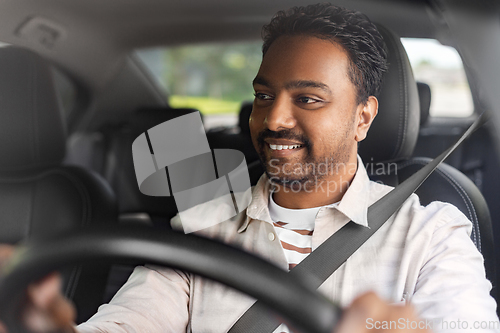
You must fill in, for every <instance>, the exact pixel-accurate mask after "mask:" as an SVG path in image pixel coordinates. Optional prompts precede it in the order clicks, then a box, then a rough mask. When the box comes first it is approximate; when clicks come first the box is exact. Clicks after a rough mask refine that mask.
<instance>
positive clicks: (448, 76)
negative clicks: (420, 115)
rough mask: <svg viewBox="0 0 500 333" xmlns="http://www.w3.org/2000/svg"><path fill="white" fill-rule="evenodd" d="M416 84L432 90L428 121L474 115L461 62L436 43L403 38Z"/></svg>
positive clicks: (453, 53)
mask: <svg viewBox="0 0 500 333" xmlns="http://www.w3.org/2000/svg"><path fill="white" fill-rule="evenodd" d="M401 41H402V43H403V46H404V47H405V49H406V52H407V53H408V58H409V59H410V63H411V66H412V68H413V74H414V75H415V79H416V80H417V81H421V82H424V83H427V84H428V85H429V86H430V88H431V107H430V110H429V112H430V116H431V117H468V116H470V115H472V113H473V112H474V104H473V101H472V95H471V91H470V88H469V84H468V82H467V78H466V76H465V71H464V66H463V63H462V59H461V58H460V55H459V54H458V52H457V50H455V49H454V48H453V47H451V46H445V45H442V44H441V43H440V42H439V41H437V40H435V39H424V38H402V39H401Z"/></svg>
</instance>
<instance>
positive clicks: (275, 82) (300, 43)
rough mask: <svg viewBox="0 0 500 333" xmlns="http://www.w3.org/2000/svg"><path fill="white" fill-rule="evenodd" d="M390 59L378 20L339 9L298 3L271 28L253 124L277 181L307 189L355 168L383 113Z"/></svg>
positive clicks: (258, 144)
mask: <svg viewBox="0 0 500 333" xmlns="http://www.w3.org/2000/svg"><path fill="white" fill-rule="evenodd" d="M385 58H386V55H385V51H384V47H383V42H382V37H381V36H380V34H379V33H378V31H377V29H376V28H375V26H374V25H373V24H372V23H371V22H370V21H369V20H368V19H367V18H366V17H365V16H364V15H362V14H360V13H356V12H352V11H348V10H346V9H342V8H339V7H335V6H331V5H327V4H320V5H312V6H307V7H295V8H292V9H290V10H289V11H286V12H279V13H278V14H277V15H276V16H275V17H274V18H273V20H272V21H271V23H270V24H269V25H267V26H265V27H264V46H263V60H262V64H261V67H260V69H259V72H258V74H257V76H256V78H255V80H254V90H255V96H256V98H255V100H254V105H253V112H252V115H251V118H250V128H251V132H252V140H253V142H254V145H255V148H256V149H257V151H258V152H259V154H260V156H261V160H262V162H263V163H264V166H265V168H266V172H267V174H268V175H269V176H270V178H271V179H272V180H273V181H275V182H276V183H277V184H281V185H285V186H286V187H290V188H292V189H293V188H298V187H299V188H300V190H304V189H306V188H308V186H309V185H314V184H315V183H317V182H318V180H321V179H326V180H333V181H337V182H339V181H341V180H342V179H339V175H340V174H341V173H342V171H344V172H343V173H342V174H345V170H346V167H348V166H349V165H354V169H355V165H356V152H357V142H359V141H361V140H363V139H364V138H365V136H366V132H367V131H368V128H369V126H370V124H371V122H372V120H373V118H374V117H375V115H376V113H377V109H378V102H377V99H376V97H375V95H376V94H377V93H378V91H379V90H380V84H381V78H382V75H383V72H384V71H385V69H386V63H385V61H386V60H385ZM280 146H281V150H279V148H280ZM283 146H288V147H287V148H288V149H286V150H285V149H283V148H284V147H283ZM296 146H299V147H296ZM290 148H292V149H290ZM339 168H342V169H340V171H339ZM351 170H352V167H351ZM306 185H307V186H306ZM309 188H310V186H309Z"/></svg>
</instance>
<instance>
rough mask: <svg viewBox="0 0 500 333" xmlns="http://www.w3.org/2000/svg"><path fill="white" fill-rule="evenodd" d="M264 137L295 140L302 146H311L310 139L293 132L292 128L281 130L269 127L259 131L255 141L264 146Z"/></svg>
mask: <svg viewBox="0 0 500 333" xmlns="http://www.w3.org/2000/svg"><path fill="white" fill-rule="evenodd" d="M265 139H288V140H292V141H295V142H300V144H302V145H303V146H304V147H306V148H309V147H311V141H310V140H309V139H308V138H307V137H306V136H305V135H303V134H297V133H294V132H293V131H292V130H282V131H278V132H275V131H271V130H270V129H265V130H263V131H261V132H260V133H259V135H258V136H257V143H258V144H259V146H264V145H265V144H266V142H265V141H264V140H265Z"/></svg>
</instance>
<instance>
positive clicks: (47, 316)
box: [0, 244, 76, 333]
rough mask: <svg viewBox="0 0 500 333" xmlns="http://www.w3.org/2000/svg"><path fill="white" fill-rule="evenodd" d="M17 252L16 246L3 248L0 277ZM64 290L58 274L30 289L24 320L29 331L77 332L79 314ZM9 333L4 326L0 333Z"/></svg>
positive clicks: (0, 252) (0, 251) (0, 259)
mask: <svg viewBox="0 0 500 333" xmlns="http://www.w3.org/2000/svg"><path fill="white" fill-rule="evenodd" d="M14 251H15V247H14V246H10V245H3V244H0V273H1V272H2V267H3V265H4V264H5V263H6V262H7V261H8V260H9V259H10V258H11V256H12V254H13V253H14ZM60 289H61V277H60V275H59V274H57V273H53V274H50V275H49V276H47V277H45V278H44V279H42V280H40V281H38V282H36V283H33V284H31V285H30V286H29V287H28V289H27V291H26V302H25V303H23V304H22V309H21V318H22V320H23V323H24V324H25V325H26V327H27V328H28V329H30V330H31V331H33V332H55V331H56V332H74V330H73V325H74V324H73V323H74V319H75V316H76V311H75V308H74V306H73V305H72V304H71V303H70V302H69V301H68V300H67V299H66V298H64V296H63V295H62V294H61V292H60ZM6 332H7V329H6V328H5V326H4V325H2V323H1V322H0V333H6Z"/></svg>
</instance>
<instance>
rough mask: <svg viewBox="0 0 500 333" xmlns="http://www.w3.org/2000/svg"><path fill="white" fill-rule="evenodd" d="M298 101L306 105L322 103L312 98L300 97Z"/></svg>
mask: <svg viewBox="0 0 500 333" xmlns="http://www.w3.org/2000/svg"><path fill="white" fill-rule="evenodd" d="M297 100H298V101H299V102H300V103H304V104H313V103H317V102H321V101H320V100H317V99H315V98H311V97H300V98H298V99H297Z"/></svg>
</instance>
